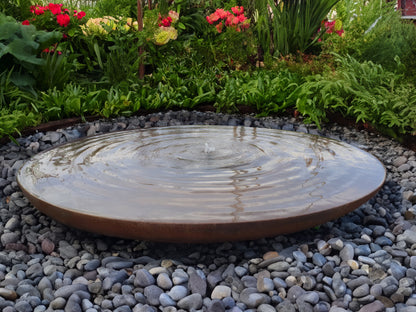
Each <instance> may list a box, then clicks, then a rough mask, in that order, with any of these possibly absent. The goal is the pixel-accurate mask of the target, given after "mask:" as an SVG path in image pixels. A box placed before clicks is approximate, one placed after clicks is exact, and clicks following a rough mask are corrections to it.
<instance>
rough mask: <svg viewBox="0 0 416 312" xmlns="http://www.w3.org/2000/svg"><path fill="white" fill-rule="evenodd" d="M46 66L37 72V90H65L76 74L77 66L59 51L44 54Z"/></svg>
mask: <svg viewBox="0 0 416 312" xmlns="http://www.w3.org/2000/svg"><path fill="white" fill-rule="evenodd" d="M43 54H44V55H43V58H44V59H45V64H44V65H43V66H41V67H40V68H39V70H38V71H37V72H36V82H37V88H38V89H39V90H47V89H52V88H54V87H55V88H58V89H63V88H64V86H65V84H66V83H67V82H68V81H69V80H70V78H71V75H73V73H74V72H75V69H76V65H74V64H71V63H69V58H68V57H66V56H65V55H64V54H59V53H58V52H57V51H55V52H52V53H43Z"/></svg>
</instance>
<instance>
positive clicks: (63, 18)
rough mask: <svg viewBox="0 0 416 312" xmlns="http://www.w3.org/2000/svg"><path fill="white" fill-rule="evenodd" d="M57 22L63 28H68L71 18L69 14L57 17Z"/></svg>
mask: <svg viewBox="0 0 416 312" xmlns="http://www.w3.org/2000/svg"><path fill="white" fill-rule="evenodd" d="M56 22H57V23H58V24H59V25H60V26H62V27H66V26H68V25H69V22H70V17H69V15H68V14H59V15H57V16H56Z"/></svg>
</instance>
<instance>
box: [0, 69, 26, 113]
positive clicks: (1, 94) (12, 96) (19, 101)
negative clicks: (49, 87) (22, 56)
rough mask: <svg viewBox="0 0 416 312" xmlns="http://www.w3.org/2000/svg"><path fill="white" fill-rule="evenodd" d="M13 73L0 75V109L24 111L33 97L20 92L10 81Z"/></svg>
mask: <svg viewBox="0 0 416 312" xmlns="http://www.w3.org/2000/svg"><path fill="white" fill-rule="evenodd" d="M12 73H13V71H12V70H10V71H9V72H7V71H4V72H2V73H0V109H13V110H17V109H20V110H25V109H26V108H27V106H28V104H27V103H30V102H31V101H32V98H33V95H31V94H29V93H27V92H25V91H22V90H20V89H19V88H18V87H17V86H16V85H14V84H13V83H12V81H11V78H10V76H11V75H12Z"/></svg>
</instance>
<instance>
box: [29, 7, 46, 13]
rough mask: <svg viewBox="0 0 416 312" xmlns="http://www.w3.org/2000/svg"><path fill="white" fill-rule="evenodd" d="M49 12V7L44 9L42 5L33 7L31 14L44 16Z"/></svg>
mask: <svg viewBox="0 0 416 312" xmlns="http://www.w3.org/2000/svg"><path fill="white" fill-rule="evenodd" d="M47 10H48V7H44V6H41V5H32V6H31V7H30V12H31V13H35V14H36V15H42V14H44V13H45V11H47Z"/></svg>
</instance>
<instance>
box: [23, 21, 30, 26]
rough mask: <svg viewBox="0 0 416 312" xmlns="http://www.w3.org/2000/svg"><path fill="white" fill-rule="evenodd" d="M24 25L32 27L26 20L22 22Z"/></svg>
mask: <svg viewBox="0 0 416 312" xmlns="http://www.w3.org/2000/svg"><path fill="white" fill-rule="evenodd" d="M22 25H26V26H28V25H30V22H29V21H28V20H24V21H23V22H22Z"/></svg>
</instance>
